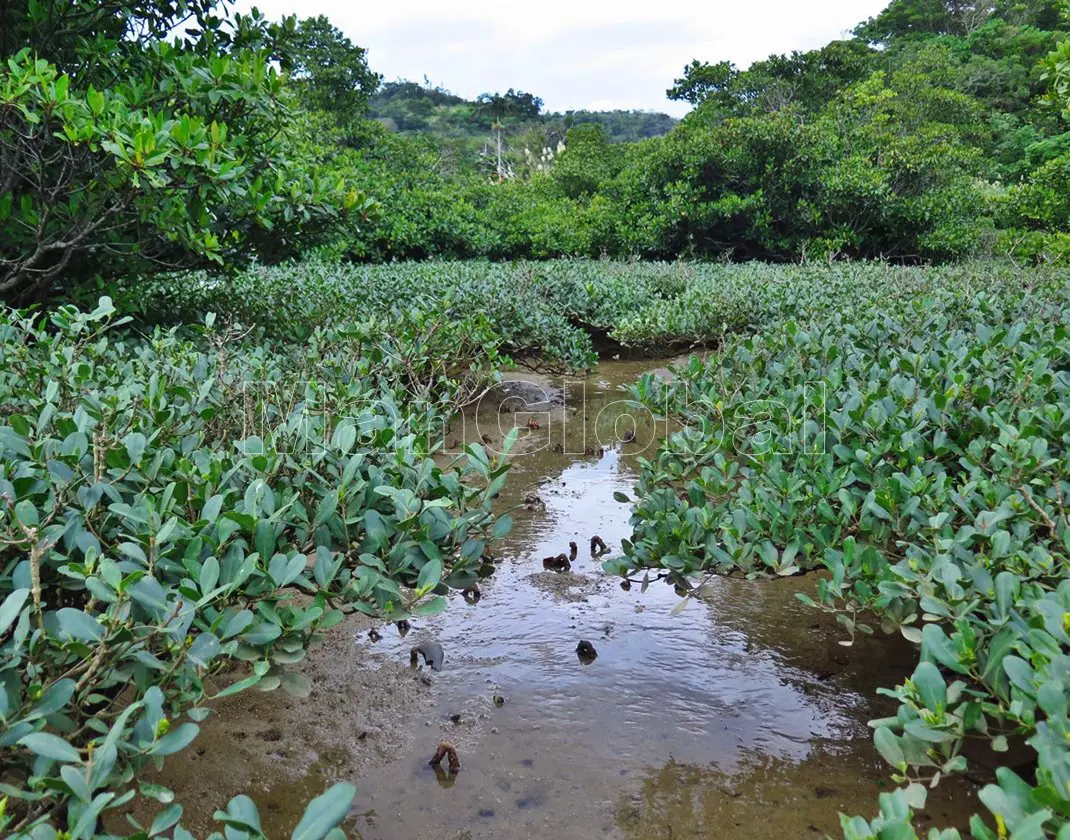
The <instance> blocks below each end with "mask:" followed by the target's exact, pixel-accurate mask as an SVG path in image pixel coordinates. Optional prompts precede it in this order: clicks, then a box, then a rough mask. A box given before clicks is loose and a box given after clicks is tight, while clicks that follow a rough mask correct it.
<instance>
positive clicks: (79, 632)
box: [56, 607, 104, 642]
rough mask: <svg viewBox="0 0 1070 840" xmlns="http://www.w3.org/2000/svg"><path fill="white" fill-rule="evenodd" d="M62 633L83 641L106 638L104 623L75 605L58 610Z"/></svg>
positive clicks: (57, 617)
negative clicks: (75, 607) (77, 608)
mask: <svg viewBox="0 0 1070 840" xmlns="http://www.w3.org/2000/svg"><path fill="white" fill-rule="evenodd" d="M56 620H57V622H59V630H60V633H61V634H62V635H64V636H66V637H67V638H70V639H77V640H78V641H81V642H97V641H100V640H101V639H103V638H104V625H103V624H101V623H100V622H99V621H97V620H96V619H95V618H93V617H92V616H91V615H86V614H85V613H84V612H82V611H81V610H76V609H74V608H73V607H63V608H62V609H60V610H57V611H56Z"/></svg>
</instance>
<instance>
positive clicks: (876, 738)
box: [873, 726, 907, 771]
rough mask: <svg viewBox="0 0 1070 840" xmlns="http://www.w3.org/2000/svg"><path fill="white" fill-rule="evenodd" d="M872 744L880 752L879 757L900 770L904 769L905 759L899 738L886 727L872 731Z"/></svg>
mask: <svg viewBox="0 0 1070 840" xmlns="http://www.w3.org/2000/svg"><path fill="white" fill-rule="evenodd" d="M873 745H874V746H875V747H876V748H877V752H879V753H880V754H881V758H883V759H884V760H885V761H887V762H888V763H889V764H890V765H892V767H894V768H896V769H897V770H900V771H903V770H905V769H906V765H907V760H906V756H905V755H904V754H903V748H902V747H900V746H899V738H898V737H896V735H895V733H894V732H892V731H891V730H890V729H888V727H886V726H881V727H878V728H877V731H876V732H874V733H873Z"/></svg>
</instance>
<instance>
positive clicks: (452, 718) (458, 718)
mask: <svg viewBox="0 0 1070 840" xmlns="http://www.w3.org/2000/svg"><path fill="white" fill-rule="evenodd" d="M460 722H461V716H460V715H457V714H453V715H450V723H453V724H458V723H460Z"/></svg>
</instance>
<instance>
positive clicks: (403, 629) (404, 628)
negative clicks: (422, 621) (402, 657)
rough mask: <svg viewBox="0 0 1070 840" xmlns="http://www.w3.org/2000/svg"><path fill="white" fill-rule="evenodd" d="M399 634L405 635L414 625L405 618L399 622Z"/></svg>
mask: <svg viewBox="0 0 1070 840" xmlns="http://www.w3.org/2000/svg"><path fill="white" fill-rule="evenodd" d="M397 628H398V635H400V636H402V637H404V636H405V635H407V634H408V632H409V631H410V630H411V629H412V625H410V624H409V622H408V621H406V620H405V619H404V618H403V619H401V621H399V622H397Z"/></svg>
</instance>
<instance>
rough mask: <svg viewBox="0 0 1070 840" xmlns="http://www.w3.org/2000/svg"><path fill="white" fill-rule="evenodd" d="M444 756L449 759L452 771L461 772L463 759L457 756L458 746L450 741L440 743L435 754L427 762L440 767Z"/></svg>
mask: <svg viewBox="0 0 1070 840" xmlns="http://www.w3.org/2000/svg"><path fill="white" fill-rule="evenodd" d="M444 758H445V759H447V760H448V761H449V768H450V773H458V772H460V770H461V760H460V759H459V758H458V757H457V748H456V747H455V746H453V744H451V743H450V742H449V741H443V742H442V743H440V744H439V745H438V749H437V750H435V755H434V756H433V757H432V759H431V760H430V761H429V762H427V763H428V764H430V765H431V766H432V767H438V766H439V765H441V764H442V759H444Z"/></svg>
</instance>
